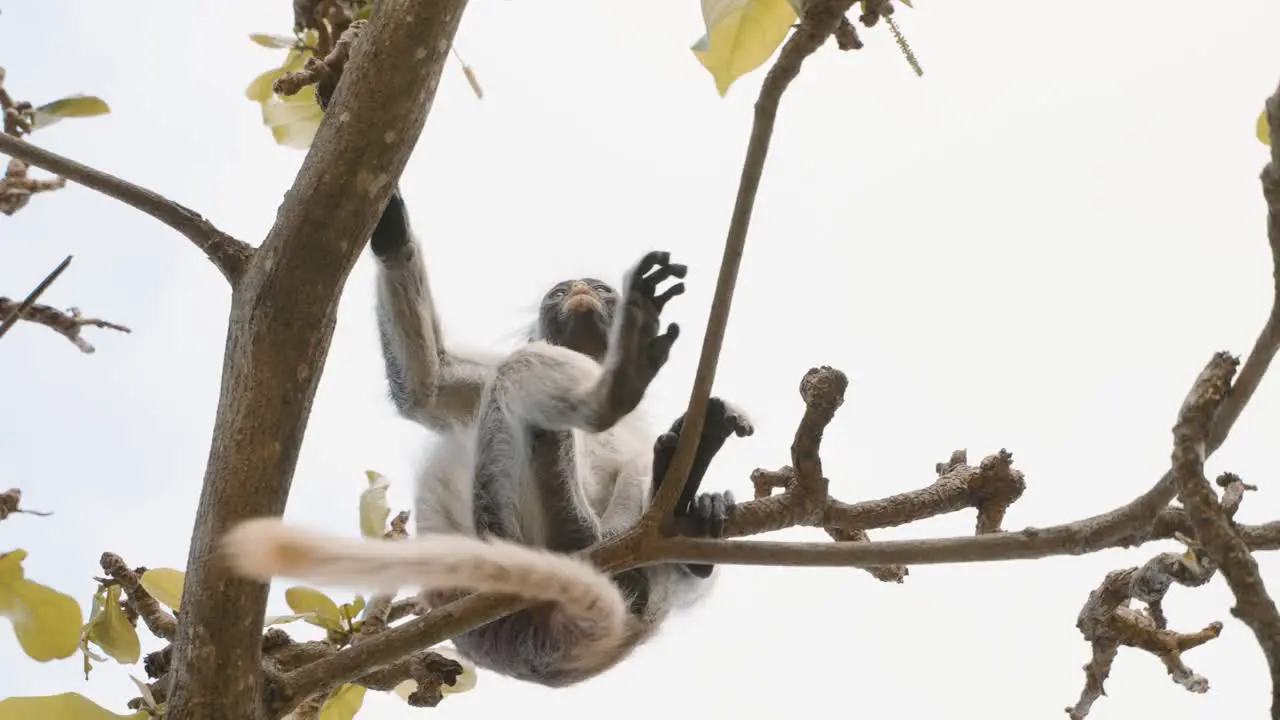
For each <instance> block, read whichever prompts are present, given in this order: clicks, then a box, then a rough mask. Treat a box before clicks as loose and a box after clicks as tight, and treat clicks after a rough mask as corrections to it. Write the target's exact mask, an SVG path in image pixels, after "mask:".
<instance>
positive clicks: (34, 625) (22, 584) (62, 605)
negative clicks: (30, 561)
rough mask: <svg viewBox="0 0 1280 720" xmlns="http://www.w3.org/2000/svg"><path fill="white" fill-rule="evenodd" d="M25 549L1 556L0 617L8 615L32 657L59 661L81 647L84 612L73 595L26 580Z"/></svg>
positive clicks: (24, 649) (21, 642)
mask: <svg viewBox="0 0 1280 720" xmlns="http://www.w3.org/2000/svg"><path fill="white" fill-rule="evenodd" d="M26 557H27V552H26V551H25V550H14V551H13V552H10V553H6V554H4V555H0V617H7V618H9V622H10V623H12V624H13V633H14V635H16V636H17V637H18V644H19V645H21V646H22V651H23V652H25V653H26V654H27V655H28V656H30V657H31V659H33V660H36V661H37V662H48V661H50V660H60V659H62V658H65V657H70V656H71V655H73V654H75V652H76V649H77V648H79V647H80V628H81V627H82V626H83V625H84V615H83V613H82V612H81V611H80V603H78V602H76V599H75V598H73V597H71V596H70V595H64V594H63V593H60V592H58V591H57V590H54V589H53V588H49V587H45V586H44V585H41V584H39V583H35V582H32V581H30V580H27V579H26V577H25V573H24V572H23V569H22V561H23V560H24V559H25V558H26Z"/></svg>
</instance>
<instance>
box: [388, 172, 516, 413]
mask: <svg viewBox="0 0 1280 720" xmlns="http://www.w3.org/2000/svg"><path fill="white" fill-rule="evenodd" d="M369 247H370V248H371V249H372V250H373V254H374V256H375V257H376V258H377V259H378V300H377V311H378V333H379V335H380V338H381V341H382V356H383V360H384V362H385V364H386V373H387V383H388V385H389V386H390V389H391V399H392V401H393V402H394V403H395V405H396V409H397V410H399V411H400V414H401V415H403V416H404V417H406V418H408V419H410V420H414V421H416V422H419V423H422V424H423V425H426V426H427V427H430V428H432V429H435V430H442V429H446V428H448V427H451V426H456V425H460V424H466V423H468V422H470V421H471V420H472V419H473V418H474V417H475V415H476V412H477V408H478V406H479V404H480V393H481V391H482V390H483V389H484V383H485V379H486V378H487V377H488V375H489V373H490V372H491V370H490V366H489V365H487V364H486V363H484V362H481V361H478V360H472V359H467V358H462V357H459V356H457V355H454V354H451V353H449V352H447V351H446V350H445V349H444V346H443V345H442V344H441V342H440V319H439V317H438V316H437V315H436V311H435V305H434V303H433V302H432V300H431V287H430V284H429V283H428V282H427V268H426V265H425V263H424V262H423V259H422V246H421V245H419V244H418V242H417V239H416V238H415V237H414V235H413V231H412V229H411V228H410V227H409V216H408V213H407V211H406V209H405V206H404V199H403V198H402V197H401V195H400V190H399V188H396V189H395V190H394V191H392V193H391V199H390V200H388V201H387V207H386V209H385V210H383V212H382V217H381V219H379V220H378V226H377V227H376V228H374V231H373V236H372V237H371V239H370V241H369Z"/></svg>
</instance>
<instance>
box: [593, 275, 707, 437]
mask: <svg viewBox="0 0 1280 720" xmlns="http://www.w3.org/2000/svg"><path fill="white" fill-rule="evenodd" d="M688 270H689V269H688V268H687V267H685V266H684V265H678V264H676V263H673V262H671V253H668V252H662V251H657V250H655V251H653V252H650V253H648V254H647V255H645V256H644V258H642V259H641V260H640V263H639V264H638V265H636V266H635V268H633V269H632V270H631V272H630V273H629V274H628V276H627V282H626V287H624V288H623V291H622V302H621V307H620V308H619V309H618V315H617V319H616V320H615V322H616V323H618V333H617V334H616V336H615V337H616V341H615V344H614V346H613V347H610V348H609V356H608V357H607V358H606V361H605V377H604V381H605V384H606V386H605V387H604V388H603V390H604V393H605V394H604V407H603V408H601V410H602V412H603V413H604V414H605V415H606V416H607V417H608V418H609V419H610V420H612V421H615V422H616V421H617V419H618V418H621V417H622V416H624V415H626V414H627V413H629V412H631V411H632V410H634V409H635V408H636V406H637V405H639V404H640V400H641V398H643V397H644V393H645V391H646V390H647V389H648V388H649V383H651V382H653V379H654V377H656V376H657V374H658V370H660V369H662V366H663V365H665V364H666V362H667V357H668V356H669V355H670V353H671V345H672V344H673V343H675V341H676V338H677V337H679V336H680V326H679V325H676V324H675V323H671V324H670V325H668V326H667V330H666V332H664V333H662V334H658V330H659V329H660V328H659V323H658V316H659V315H661V313H662V308H663V306H665V305H666V304H667V302H668V301H669V300H671V299H672V298H674V297H675V296H677V295H680V294H682V293H684V283H676V284H675V285H672V286H671V287H669V288H667V289H666V291H664V292H663V293H661V294H659V293H658V284H659V283H661V282H662V281H663V280H666V279H668V278H683V277H684V276H685V273H687V272H688Z"/></svg>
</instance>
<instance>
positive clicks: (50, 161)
mask: <svg viewBox="0 0 1280 720" xmlns="http://www.w3.org/2000/svg"><path fill="white" fill-rule="evenodd" d="M0 153H4V154H6V155H9V156H11V157H15V158H18V159H19V160H22V161H23V162H26V163H29V164H31V165H35V166H36V167H38V168H43V169H45V170H48V171H49V172H51V173H55V174H57V175H61V176H62V177H64V178H66V179H68V180H71V181H72V182H76V183H79V184H81V185H84V186H85V187H87V188H89V189H91V190H97V191H98V192H100V193H102V194H103V195H106V196H107V197H110V198H115V199H116V200H119V201H120V202H122V203H124V204H126V205H129V206H130V207H134V208H137V209H138V210H141V211H142V212H144V213H146V214H148V215H150V216H151V217H153V218H155V219H157V220H159V221H160V222H162V223H164V224H165V225H168V226H169V227H171V228H173V229H174V230H177V231H178V232H180V233H182V234H183V235H184V236H186V238H187V239H188V240H190V241H191V242H192V243H193V244H194V245H195V246H196V247H198V248H200V251H201V252H203V253H204V254H205V256H206V257H208V258H209V261H210V262H212V263H213V264H214V266H215V267H217V268H218V270H219V271H220V272H221V273H222V275H223V277H225V278H226V279H227V282H229V283H231V285H232V286H233V287H234V286H235V284H236V282H237V280H239V278H240V275H241V273H242V272H243V271H244V267H245V264H246V263H247V262H248V260H249V257H250V256H251V255H252V254H253V248H251V247H250V246H249V245H248V244H247V243H245V242H243V241H241V240H237V239H236V238H233V237H231V236H230V235H228V234H226V233H224V232H222V231H221V230H219V229H218V228H216V227H214V226H213V223H210V222H209V221H208V220H205V219H204V218H203V217H202V216H201V215H200V214H199V213H197V212H196V211H194V210H192V209H190V208H187V207H185V206H183V205H179V204H178V203H176V202H174V201H172V200H170V199H168V198H166V197H164V196H162V195H160V194H158V193H155V192H153V191H151V190H148V189H146V188H144V187H139V186H137V185H134V184H133V183H131V182H129V181H127V180H121V179H120V178H118V177H116V176H114V175H108V174H107V173H104V172H102V171H101V170H95V169H93V168H91V167H89V166H87V165H81V164H80V163H78V162H76V161H75V160H71V159H69V158H65V157H63V156H61V155H58V154H57V153H53V152H49V151H48V150H44V149H42V148H40V147H37V146H35V145H32V144H31V143H29V142H26V141H24V140H21V139H19V138H16V137H13V136H11V135H5V134H3V133H0Z"/></svg>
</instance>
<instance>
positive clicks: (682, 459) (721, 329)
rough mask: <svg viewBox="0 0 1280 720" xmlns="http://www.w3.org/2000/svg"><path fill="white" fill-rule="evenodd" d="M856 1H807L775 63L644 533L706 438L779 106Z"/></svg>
mask: <svg viewBox="0 0 1280 720" xmlns="http://www.w3.org/2000/svg"><path fill="white" fill-rule="evenodd" d="M854 1H855V0H826V1H825V2H823V1H821V0H809V2H808V3H807V5H806V7H805V12H804V19H803V20H802V21H801V23H800V26H799V28H798V29H797V30H796V31H795V33H794V34H792V36H791V38H790V39H788V40H787V42H786V44H785V45H783V46H782V51H781V52H780V53H779V54H778V60H777V62H775V63H774V64H773V67H772V68H770V69H769V74H768V75H766V76H765V79H764V84H763V85H762V86H761V88H760V97H759V99H758V100H756V109H755V120H754V122H753V123H752V126H751V139H750V141H748V143H747V157H746V159H745V160H744V161H743V163H742V176H741V179H740V180H739V181H738V195H737V199H736V200H735V201H734V206H733V216H732V218H731V219H730V221H729V232H728V236H727V237H726V238H725V242H724V255H723V257H722V258H721V260H720V275H719V277H718V278H717V279H716V292H715V296H714V297H713V298H712V300H711V313H710V315H709V316H708V318H707V331H706V334H705V335H703V338H702V354H701V355H700V356H699V357H698V370H697V372H696V373H695V374H694V379H693V390H692V391H691V392H690V393H689V407H688V409H687V410H686V411H685V416H684V428H683V429H682V430H681V432H680V440H679V442H678V443H677V444H676V454H675V457H674V458H672V460H671V466H670V467H669V468H668V469H667V474H666V476H665V477H664V478H663V480H662V484H661V486H660V488H659V490H658V493H657V495H656V496H654V498H653V503H652V504H651V505H650V507H649V509H648V510H647V511H646V512H645V514H644V517H642V518H641V520H640V528H641V531H642V532H645V531H648V532H650V533H652V532H653V531H654V530H656V529H657V528H658V527H659V526H660V524H661V523H662V522H664V521H665V520H667V519H668V518H669V517H670V516H671V514H672V510H674V509H675V506H676V501H677V500H678V499H679V498H680V493H681V492H683V491H684V486H685V482H686V481H687V480H688V477H689V471H690V470H691V469H692V468H693V454H694V451H695V450H697V446H698V438H699V437H700V436H701V434H702V423H703V420H704V419H705V416H706V413H707V400H709V399H710V397H711V386H712V384H714V383H715V379H716V363H717V362H718V361H719V359H720V348H721V346H723V345H724V333H725V326H726V325H728V323H729V309H730V306H731V305H732V303H733V291H734V287H735V286H736V285H737V282H738V267H739V266H740V265H741V264H742V251H743V247H744V246H745V245H746V243H747V229H748V227H749V226H750V224H751V211H752V209H753V208H754V207H755V202H756V192H757V191H758V190H759V189H760V178H761V176H762V175H763V174H764V161H765V158H766V156H767V155H768V153H769V140H770V139H771V138H772V137H773V125H774V121H775V120H776V119H777V116H778V103H779V102H780V101H781V100H782V93H784V92H786V90H787V87H788V86H789V85H791V81H792V80H795V79H796V76H797V75H799V74H800V66H801V65H802V64H804V61H805V58H807V57H809V56H810V55H812V54H813V53H814V52H816V51H817V49H818V48H819V47H821V46H822V44H823V43H825V42H826V41H827V38H829V37H831V34H832V33H834V32H835V31H836V28H837V27H839V25H840V21H841V20H842V19H844V15H845V13H846V12H848V11H849V8H850V7H852V6H853V3H854Z"/></svg>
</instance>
